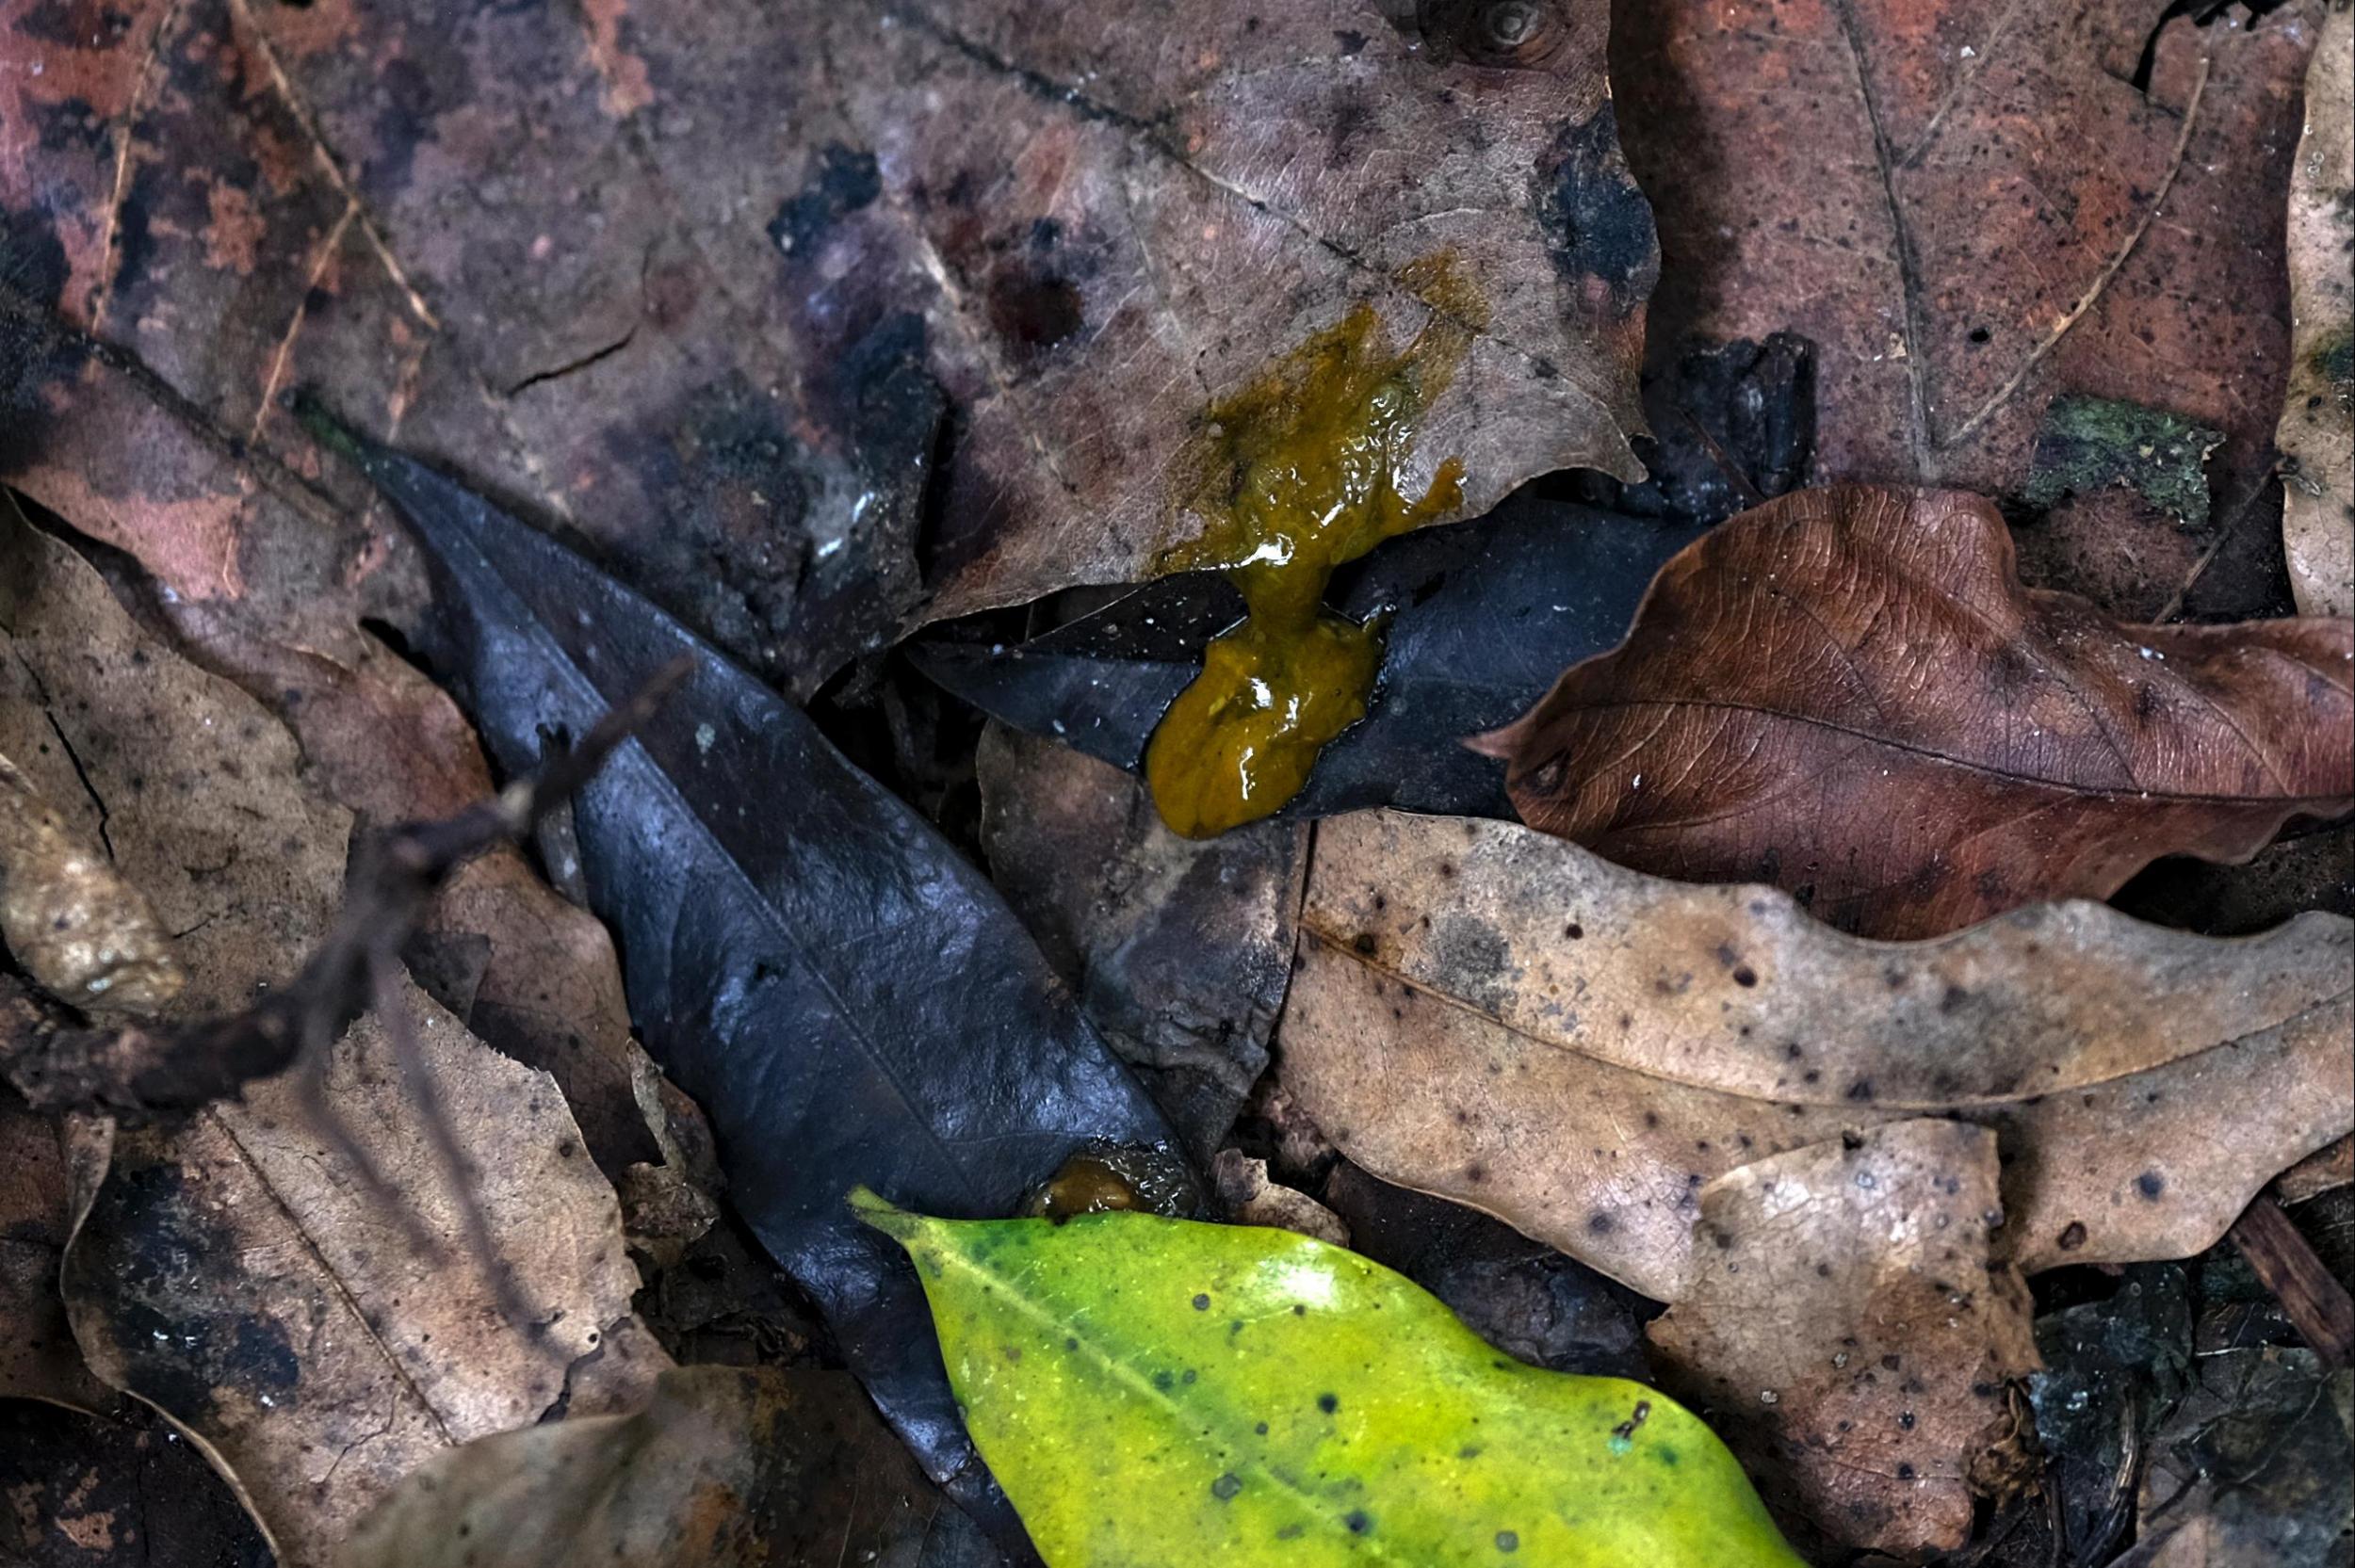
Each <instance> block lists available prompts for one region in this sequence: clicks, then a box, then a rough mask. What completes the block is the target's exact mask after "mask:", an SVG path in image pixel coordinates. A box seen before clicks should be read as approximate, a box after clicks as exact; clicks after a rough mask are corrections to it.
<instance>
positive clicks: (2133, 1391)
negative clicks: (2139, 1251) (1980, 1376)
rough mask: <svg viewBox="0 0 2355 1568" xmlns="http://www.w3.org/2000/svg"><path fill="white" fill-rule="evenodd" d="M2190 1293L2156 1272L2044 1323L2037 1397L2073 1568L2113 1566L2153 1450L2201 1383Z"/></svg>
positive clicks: (2033, 1384)
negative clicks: (2079, 1566) (2165, 1424)
mask: <svg viewBox="0 0 2355 1568" xmlns="http://www.w3.org/2000/svg"><path fill="white" fill-rule="evenodd" d="M2190 1294H2191V1285H2190V1283H2189V1281H2188V1280H2187V1279H2186V1278H2185V1275H2184V1270H2183V1269H2179V1268H2177V1267H2175V1266H2174V1265H2172V1264H2157V1265H2152V1266H2148V1267H2144V1268H2137V1269H2133V1270H2130V1271H2129V1273H2128V1274H2127V1277H2126V1280H2125V1282H2124V1283H2123V1284H2121V1285H2120V1286H2119V1288H2118V1292H2117V1294H2116V1295H2114V1296H2112V1297H2110V1298H2109V1299H2108V1300H2106V1301H2088V1302H2085V1303H2083V1304H2081V1305H2077V1306H2072V1307H2069V1308H2067V1309H2065V1310H2063V1311H2060V1312H2055V1313H2052V1314H2049V1315H2047V1316H2046V1317H2039V1318H2038V1319H2037V1324H2036V1341H2037V1349H2038V1351H2039V1352H2040V1353H2041V1354H2042V1356H2043V1358H2044V1368H2043V1370H2041V1371H2039V1372H2038V1373H2036V1374H2034V1375H2033V1376H2031V1377H2030V1378H2029V1379H2028V1398H2029V1402H2030V1405H2031V1407H2032V1408H2033V1409H2034V1411H2035V1413H2036V1430H2037V1437H2038V1442H2039V1443H2040V1444H2041V1445H2042V1446H2043V1447H2044V1450H2045V1452H2046V1454H2047V1455H2048V1456H2049V1458H2050V1462H2051V1468H2050V1470H2049V1471H2048V1477H2049V1481H2050V1484H2052V1485H2053V1486H2054V1487H2055V1488H2056V1490H2057V1492H2058V1494H2059V1507H2058V1514H2059V1518H2060V1522H2061V1536H2060V1540H2061V1545H2062V1549H2063V1550H2064V1551H2066V1552H2067V1553H2068V1558H2067V1560H2069V1561H2071V1562H2106V1561H2108V1560H2110V1558H2111V1557H2113V1556H2114V1555H2116V1549H2117V1547H2118V1546H2119V1545H2120V1544H2121V1543H2122V1542H2124V1541H2126V1540H2127V1539H2129V1537H2130V1535H2131V1533H2132V1531H2133V1528H2134V1524H2135V1510H2136V1497H2135V1494H2136V1487H2137V1485H2138V1484H2139V1482H2140V1480H2141V1477H2142V1468H2143V1465H2144V1464H2145V1463H2146V1462H2147V1459H2148V1455H2149V1451H2150V1444H2151V1441H2152V1437H2153V1436H2154V1435H2155V1433H2156V1431H2157V1429H2158V1426H2159V1423H2160V1422H2161V1421H2162V1420H2163V1419H2164V1418H2165V1417H2166V1416H2167V1414H2168V1412H2170V1411H2172V1410H2173V1409H2174V1408H2175V1405H2176V1403H2177V1401H2178V1400H2180V1399H2181V1398H2183V1396H2184V1391H2185V1389H2186V1388H2187V1387H2188V1385H2189V1382H2190V1380H2191V1379H2192V1377H2193V1376H2194V1375H2195V1369H2194V1367H2193V1364H2192V1353H2193V1352H2192V1308H2191V1301H2190Z"/></svg>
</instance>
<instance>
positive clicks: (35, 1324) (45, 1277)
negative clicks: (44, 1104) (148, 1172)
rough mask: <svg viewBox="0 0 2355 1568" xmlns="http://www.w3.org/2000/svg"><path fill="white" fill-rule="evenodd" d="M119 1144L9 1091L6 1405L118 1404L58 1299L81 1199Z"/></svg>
mask: <svg viewBox="0 0 2355 1568" xmlns="http://www.w3.org/2000/svg"><path fill="white" fill-rule="evenodd" d="M112 1144H113V1138H112V1133H111V1131H110V1129H108V1128H107V1127H106V1124H105V1123H98V1122H85V1121H82V1120H80V1119H78V1118H77V1119H73V1120H70V1121H69V1120H67V1119H64V1118H59V1117H53V1116H38V1115H35V1114H34V1113H33V1112H31V1111H29V1110H27V1109H25V1108H24V1105H23V1104H22V1103H21V1102H20V1101H18V1100H17V1099H16V1097H15V1096H14V1095H12V1094H11V1093H9V1092H8V1090H6V1089H0V1398H7V1399H15V1398H37V1399H48V1400H52V1401H54V1402H56V1403H57V1404H63V1405H71V1406H73V1407H74V1408H75V1409H77V1410H97V1409H101V1408H103V1407H105V1406H106V1405H108V1404H111V1403H112V1402H113V1396H112V1394H111V1393H110V1391H109V1390H107V1389H106V1386H105V1385H104V1384H102V1383H100V1382H97V1381H96V1380H95V1379H93V1378H92V1377H91V1376H90V1375H89V1368H88V1367H86V1366H84V1365H83V1364H82V1351H81V1349H80V1348H79V1347H78V1346H76V1345H75V1344H74V1343H73V1328H72V1326H71V1325H69V1324H68V1323H67V1322H66V1316H65V1301H64V1298H63V1297H61V1296H59V1295H58V1293H57V1264H58V1260H59V1259H61V1258H63V1257H64V1255H65V1244H66V1240H67V1238H68V1237H70V1236H72V1234H73V1195H74V1193H75V1191H76V1190H77V1189H80V1190H87V1189H89V1188H92V1187H95V1186H96V1185H97V1183H98V1180H99V1177H100V1175H101V1174H102V1173H103V1172H104V1171H105V1169H106V1158H107V1156H108V1153H109V1151H110V1150H111V1148H112Z"/></svg>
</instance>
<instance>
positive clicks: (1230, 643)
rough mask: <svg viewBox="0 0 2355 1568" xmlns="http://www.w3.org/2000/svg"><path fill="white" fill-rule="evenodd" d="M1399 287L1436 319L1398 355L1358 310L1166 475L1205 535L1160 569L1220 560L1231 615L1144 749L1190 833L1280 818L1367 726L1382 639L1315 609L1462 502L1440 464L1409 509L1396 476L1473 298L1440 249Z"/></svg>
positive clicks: (1249, 390)
mask: <svg viewBox="0 0 2355 1568" xmlns="http://www.w3.org/2000/svg"><path fill="white" fill-rule="evenodd" d="M1405 282H1407V283H1408V284H1409V285H1410V286H1412V287H1414V288H1415V289H1416V291H1417V292H1418V293H1419V294H1420V295H1421V298H1422V299H1423V300H1424V301H1425V302H1426V303H1427V304H1429V305H1430V306H1431V308H1432V313H1433V314H1432V317H1431V321H1430V324H1429V325H1428V326H1426V327H1425V328H1424V329H1423V330H1422V331H1421V333H1420V334H1419V335H1418V336H1417V337H1416V338H1415V340H1414V341H1413V342H1412V343H1410V344H1409V345H1407V347H1406V348H1405V350H1404V351H1402V352H1399V353H1396V354H1392V353H1389V351H1388V349H1387V348H1386V346H1385V344H1384V342H1383V336H1382V324H1381V320H1380V318H1379V317H1378V316H1376V315H1375V314H1374V312H1373V309H1372V306H1370V305H1366V304H1360V305H1358V306H1357V307H1356V309H1354V310H1352V311H1351V312H1350V313H1349V315H1346V316H1344V317H1343V318H1342V319H1341V320H1340V322H1339V323H1338V324H1337V325H1335V326H1333V327H1331V328H1328V329H1327V330H1325V331H1323V332H1320V333H1318V334H1317V335H1316V336H1315V337H1312V338H1310V339H1309V340H1308V341H1307V342H1306V343H1304V344H1302V345H1301V346H1300V347H1299V348H1295V349H1293V350H1292V351H1291V352H1290V353H1289V354H1286V355H1285V356H1284V357H1283V358H1282V359H1280V360H1278V361H1277V362H1276V363H1275V364H1273V365H1271V366H1270V367H1269V368H1268V369H1267V370H1266V371H1265V372H1264V373H1262V375H1261V376H1260V377H1259V380H1256V381H1254V382H1252V384H1250V385H1249V386H1247V387H1245V388H1244V389H1243V390H1242V392H1239V393H1237V394H1236V395H1235V396H1232V397H1228V398H1226V399H1225V400H1223V401H1221V402H1219V403H1216V404H1213V405H1212V406H1211V408H1210V411H1209V414H1208V428H1207V431H1206V433H1205V435H1204V437H1203V439H1202V441H1201V443H1200V444H1198V445H1197V447H1196V449H1195V451H1194V455H1193V459H1192V462H1191V464H1190V465H1189V467H1188V468H1187V469H1186V470H1182V471H1181V472H1185V473H1187V475H1188V482H1189V483H1190V484H1191V486H1192V489H1191V493H1189V494H1187V495H1185V497H1184V498H1183V505H1184V507H1185V509H1188V510H1191V511H1194V512H1195V513H1197V514H1198V515H1200V516H1202V517H1205V518H1207V519H1209V525H1208V526H1207V527H1206V528H1204V530H1203V531H1202V533H1201V535H1200V536H1199V537H1198V538H1196V539H1194V540H1193V541H1192V542H1189V543H1186V544H1183V545H1180V546H1178V548H1176V549H1174V550H1171V551H1169V552H1167V553H1166V554H1165V555H1164V556H1163V557H1162V558H1161V560H1160V561H1159V562H1158V563H1157V564H1158V566H1159V567H1160V569H1161V570H1162V571H1165V572H1186V571H1200V570H1203V569H1205V568H1210V567H1223V568H1226V571H1227V574H1228V576H1229V578H1230V579H1231V580H1232V581H1233V582H1234V584H1235V586H1236V587H1237V588H1238V589H1239V590H1242V598H1243V605H1244V606H1245V610H1246V614H1245V616H1244V619H1243V621H1242V624H1240V625H1238V626H1236V627H1235V628H1234V629H1232V630H1231V631H1228V632H1226V633H1225V634H1223V635H1222V636H1220V637H1219V638H1217V639H1214V640H1213V641H1212V642H1211V643H1210V647H1209V648H1208V649H1207V650H1206V651H1205V653H1204V655H1203V662H1202V673H1201V674H1199V675H1197V676H1196V677H1194V684H1192V685H1191V686H1189V687H1186V689H1185V690H1184V691H1183V692H1182V693H1180V694H1179V695H1178V700H1177V702H1175V703H1171V704H1170V709H1169V712H1168V713H1167V714H1165V715H1163V716H1162V719H1161V725H1160V727H1159V728H1157V729H1156V730H1155V731H1154V732H1153V740H1152V744H1151V745H1150V746H1148V747H1147V748H1146V750H1145V778H1146V779H1147V780H1148V781H1149V782H1150V783H1151V784H1152V786H1153V800H1154V803H1155V805H1156V806H1158V807H1159V808H1160V811H1161V820H1162V821H1164V822H1166V823H1168V824H1169V826H1170V827H1171V828H1172V829H1173V830H1174V831H1176V832H1179V833H1182V834H1184V835H1185V836H1186V837H1188V838H1208V837H1210V836H1212V835H1213V834H1216V833H1221V832H1226V830H1227V829H1229V828H1232V827H1235V826H1238V825H1239V824H1242V823H1244V822H1250V821H1256V820H1257V819H1259V817H1262V816H1269V815H1270V814H1272V813H1273V812H1275V810H1277V809H1278V808H1279V807H1281V806H1282V805H1283V804H1284V802H1285V801H1287V800H1291V797H1292V796H1293V795H1294V794H1295V793H1296V792H1298V790H1299V788H1300V786H1301V785H1302V784H1305V783H1307V778H1308V770H1309V769H1310V768H1313V767H1314V766H1315V765H1316V759H1317V753H1318V752H1319V751H1321V750H1322V749H1323V748H1324V745H1325V743H1326V742H1327V741H1330V740H1331V739H1333V737H1334V736H1338V735H1340V733H1341V732H1342V731H1343V730H1345V729H1347V728H1348V727H1349V726H1350V725H1352V724H1354V723H1356V721H1357V720H1358V719H1361V718H1363V717H1365V712H1366V700H1367V697H1368V695H1369V693H1370V692H1371V691H1372V687H1373V678H1374V672H1375V671H1377V670H1378V669H1379V668H1380V666H1381V662H1382V641H1381V635H1380V631H1379V628H1378V627H1375V626H1373V625H1371V624H1369V625H1364V626H1360V625H1358V624H1356V622H1351V621H1348V620H1346V619H1344V618H1342V617H1341V616H1339V615H1336V614H1334V613H1332V612H1331V611H1329V610H1327V609H1326V608H1325V607H1324V586H1325V582H1326V580H1327V579H1328V578H1330V577H1331V576H1332V574H1333V569H1334V568H1335V567H1338V566H1340V564H1341V563H1343V562H1344V561H1349V560H1354V559H1356V558H1357V557H1359V556H1362V555H1364V554H1365V553H1366V552H1367V551H1368V550H1371V549H1372V548H1373V547H1374V546H1375V545H1376V544H1378V543H1380V542H1382V541H1383V540H1386V539H1388V538H1389V537H1390V536H1391V535H1393V534H1399V533H1404V532H1405V531H1406V530H1407V529H1409V528H1413V527H1416V526H1419V525H1421V524H1424V523H1427V522H1430V521H1432V520H1433V519H1435V518H1437V517H1441V516H1444V515H1446V514H1447V513H1448V512H1451V511H1454V509H1457V508H1458V507H1460V506H1461V505H1462V504H1463V463H1462V462H1461V461H1459V460H1457V459H1455V458H1449V459H1447V460H1446V461H1443V462H1441V463H1440V464H1439V465H1438V467H1437V471H1436V472H1435V473H1434V474H1433V476H1432V479H1431V483H1430V486H1429V487H1428V488H1427V489H1426V490H1425V491H1424V492H1423V493H1422V495H1421V498H1420V499H1416V500H1411V501H1410V500H1409V499H1408V498H1407V497H1406V495H1405V493H1404V492H1403V491H1401V490H1400V489H1399V477H1400V474H1401V471H1402V470H1403V469H1404V468H1405V463H1406V461H1407V459H1408V458H1409V457H1410V456H1411V455H1412V454H1413V452H1414V449H1415V440H1416V435H1417V422H1418V421H1419V420H1420V419H1421V416H1422V413H1423V411H1424V410H1425V409H1427V408H1428V407H1430V405H1431V403H1432V401H1433V400H1434V399H1435V398H1436V397H1437V396H1438V395H1439V393H1440V392H1441V391H1442V390H1444V389H1445V387H1446V385H1447V382H1448V381H1449V380H1450V379H1451V378H1452V377H1453V376H1454V372H1455V368H1456V366H1457V365H1458V364H1461V363H1462V360H1463V356H1464V352H1465V350H1466V348H1468V347H1469V346H1470V334H1471V332H1472V331H1474V330H1476V329H1477V328H1478V327H1479V326H1480V325H1481V324H1482V323H1481V320H1480V316H1481V314H1482V313H1481V310H1480V304H1479V300H1478V299H1477V298H1476V297H1473V296H1471V295H1470V293H1469V291H1468V290H1466V289H1465V288H1464V287H1463V285H1462V284H1461V283H1458V282H1457V281H1456V280H1455V279H1454V276H1453V274H1452V272H1451V271H1450V269H1449V267H1448V264H1447V260H1446V258H1444V257H1434V258H1426V259H1425V260H1424V261H1422V262H1419V263H1417V264H1415V266H1414V267H1410V268H1408V270H1407V272H1406V273H1405Z"/></svg>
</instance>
